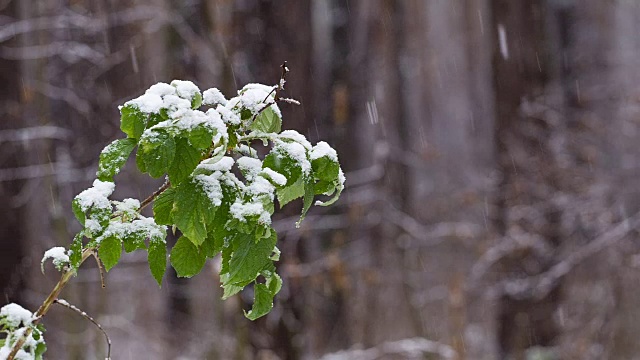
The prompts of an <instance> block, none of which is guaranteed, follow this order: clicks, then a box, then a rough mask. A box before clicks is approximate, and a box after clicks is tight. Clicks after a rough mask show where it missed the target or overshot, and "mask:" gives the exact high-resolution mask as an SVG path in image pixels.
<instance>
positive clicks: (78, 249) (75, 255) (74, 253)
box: [69, 232, 83, 269]
mask: <svg viewBox="0 0 640 360" xmlns="http://www.w3.org/2000/svg"><path fill="white" fill-rule="evenodd" d="M82 238H83V236H82V232H79V233H77V234H76V236H74V237H73V242H71V246H70V247H69V250H70V252H69V265H70V266H71V268H72V269H78V267H79V266H80V263H81V262H82Z"/></svg>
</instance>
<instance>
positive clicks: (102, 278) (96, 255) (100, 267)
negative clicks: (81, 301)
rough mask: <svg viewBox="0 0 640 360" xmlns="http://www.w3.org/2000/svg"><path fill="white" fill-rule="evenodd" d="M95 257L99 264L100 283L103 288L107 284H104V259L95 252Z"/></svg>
mask: <svg viewBox="0 0 640 360" xmlns="http://www.w3.org/2000/svg"><path fill="white" fill-rule="evenodd" d="M93 257H94V258H95V259H96V264H98V270H100V284H101V285H102V288H103V289H104V288H106V287H107V286H106V285H105V284H104V269H103V268H102V261H100V258H99V257H98V254H96V253H95V252H94V253H93Z"/></svg>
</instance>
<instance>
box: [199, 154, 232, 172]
mask: <svg viewBox="0 0 640 360" xmlns="http://www.w3.org/2000/svg"><path fill="white" fill-rule="evenodd" d="M207 161H209V159H207V160H202V162H201V163H200V164H199V165H198V167H199V168H201V169H205V170H209V171H222V172H226V171H229V170H231V168H232V167H233V164H234V163H235V162H234V161H233V158H232V157H230V156H225V157H223V158H222V159H220V160H218V161H217V162H215V163H213V164H210V163H208V162H207Z"/></svg>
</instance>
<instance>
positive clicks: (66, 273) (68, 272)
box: [7, 249, 94, 360]
mask: <svg viewBox="0 0 640 360" xmlns="http://www.w3.org/2000/svg"><path fill="white" fill-rule="evenodd" d="M93 251H94V250H93V249H85V250H83V251H82V259H81V260H80V264H82V263H83V262H84V261H85V260H87V258H88V257H89V256H91V254H92V253H93ZM78 266H80V265H78ZM75 273H76V272H75V271H73V270H72V269H69V268H65V269H64V270H63V272H62V275H61V277H60V280H58V283H57V284H56V286H54V288H53V290H51V292H50V293H49V296H47V298H46V299H45V300H44V302H43V303H42V305H40V307H39V308H38V311H36V313H35V314H34V316H33V319H34V320H33V321H32V322H31V324H32V325H34V326H35V325H38V324H39V323H40V321H41V320H42V318H43V317H44V316H45V315H46V314H47V312H48V311H49V308H51V305H53V302H54V301H55V300H56V299H57V298H58V295H59V294H60V292H61V291H62V289H64V287H65V286H66V285H67V283H68V282H69V280H71V278H72V277H73V275H74V274H75ZM32 331H33V326H29V327H27V329H26V330H25V331H24V332H23V333H22V336H21V337H20V339H18V341H16V342H15V343H14V344H13V347H12V348H11V352H10V353H9V355H8V356H7V360H13V359H15V357H16V354H17V353H18V351H19V350H20V349H22V347H23V346H24V343H25V342H26V341H27V338H28V337H29V335H31V332H32Z"/></svg>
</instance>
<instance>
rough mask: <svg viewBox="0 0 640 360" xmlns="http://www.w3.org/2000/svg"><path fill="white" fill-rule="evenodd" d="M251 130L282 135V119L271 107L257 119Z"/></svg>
mask: <svg viewBox="0 0 640 360" xmlns="http://www.w3.org/2000/svg"><path fill="white" fill-rule="evenodd" d="M250 128H251V130H254V131H262V132H265V133H280V131H282V119H281V118H280V117H279V116H278V114H276V113H275V111H273V109H272V108H271V106H269V107H267V108H266V109H264V110H263V111H262V112H261V113H260V114H259V115H258V116H257V117H256V119H255V120H254V122H253V124H251V127H250Z"/></svg>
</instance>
